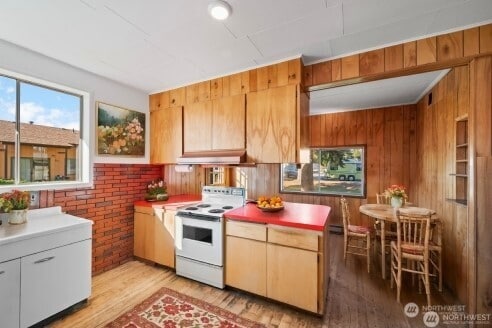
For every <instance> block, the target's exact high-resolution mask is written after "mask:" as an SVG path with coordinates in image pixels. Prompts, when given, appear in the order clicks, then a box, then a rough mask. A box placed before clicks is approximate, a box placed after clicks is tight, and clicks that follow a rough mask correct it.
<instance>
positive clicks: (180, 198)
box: [133, 195, 202, 210]
mask: <svg viewBox="0 0 492 328" xmlns="http://www.w3.org/2000/svg"><path fill="white" fill-rule="evenodd" d="M201 200H202V196H201V195H174V196H169V199H168V200H164V201H156V202H148V201H146V200H137V201H135V202H134V203H133V205H134V206H146V207H159V208H163V207H164V208H166V209H170V210H172V209H176V208H177V207H180V206H184V205H187V204H190V203H197V202H199V201H201Z"/></svg>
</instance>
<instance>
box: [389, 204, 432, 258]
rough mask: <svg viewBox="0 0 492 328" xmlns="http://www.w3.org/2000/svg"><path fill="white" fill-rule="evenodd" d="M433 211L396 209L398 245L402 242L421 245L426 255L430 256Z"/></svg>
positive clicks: (409, 244) (415, 245)
mask: <svg viewBox="0 0 492 328" xmlns="http://www.w3.org/2000/svg"><path fill="white" fill-rule="evenodd" d="M431 216H432V214H431V212H430V211H429V212H426V213H422V212H419V213H412V212H411V211H403V210H397V211H396V234H397V246H398V249H399V250H401V244H402V243H404V244H405V245H406V246H411V247H412V246H413V247H420V248H421V249H422V250H423V255H424V257H426V256H428V251H429V237H430V221H431Z"/></svg>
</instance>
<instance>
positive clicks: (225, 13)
mask: <svg viewBox="0 0 492 328" xmlns="http://www.w3.org/2000/svg"><path fill="white" fill-rule="evenodd" d="M208 12H209V14H210V16H212V17H213V18H215V19H217V20H225V19H227V17H229V15H230V14H231V12H232V8H231V6H230V5H229V4H228V3H227V2H225V1H222V0H215V1H212V2H210V4H209V5H208Z"/></svg>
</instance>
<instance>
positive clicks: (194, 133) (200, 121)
mask: <svg viewBox="0 0 492 328" xmlns="http://www.w3.org/2000/svg"><path fill="white" fill-rule="evenodd" d="M212 113H213V101H212V100H208V101H202V102H198V103H192V104H187V105H186V106H185V108H184V131H183V137H184V152H185V153H187V152H196V151H206V150H211V148H212Z"/></svg>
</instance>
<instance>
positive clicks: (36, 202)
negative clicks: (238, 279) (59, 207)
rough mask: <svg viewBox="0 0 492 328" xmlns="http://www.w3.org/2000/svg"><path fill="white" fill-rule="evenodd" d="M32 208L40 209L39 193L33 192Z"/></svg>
mask: <svg viewBox="0 0 492 328" xmlns="http://www.w3.org/2000/svg"><path fill="white" fill-rule="evenodd" d="M30 193H31V207H39V191H31V192H30Z"/></svg>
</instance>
